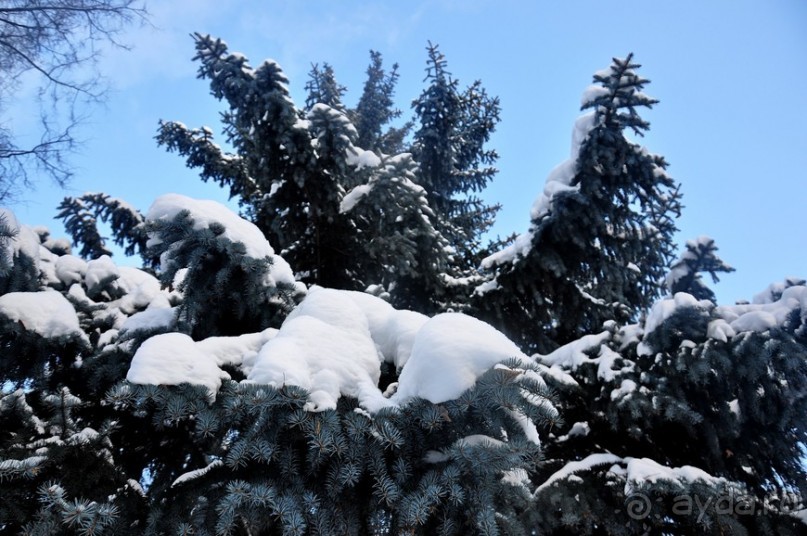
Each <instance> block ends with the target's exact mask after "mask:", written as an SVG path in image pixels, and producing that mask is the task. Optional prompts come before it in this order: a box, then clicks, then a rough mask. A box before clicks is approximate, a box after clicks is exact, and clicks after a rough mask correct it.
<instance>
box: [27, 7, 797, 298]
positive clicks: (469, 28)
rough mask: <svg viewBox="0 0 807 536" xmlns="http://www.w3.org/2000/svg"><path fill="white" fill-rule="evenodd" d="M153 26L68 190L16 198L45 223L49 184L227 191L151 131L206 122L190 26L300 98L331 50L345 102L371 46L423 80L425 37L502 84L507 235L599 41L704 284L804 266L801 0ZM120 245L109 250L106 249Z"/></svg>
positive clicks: (176, 12)
mask: <svg viewBox="0 0 807 536" xmlns="http://www.w3.org/2000/svg"><path fill="white" fill-rule="evenodd" d="M152 4H154V5H151V6H150V10H151V11H152V13H153V19H152V21H153V24H154V27H153V28H152V27H142V28H134V29H132V30H131V31H130V32H129V33H128V34H127V36H126V37H125V39H124V41H127V42H128V43H130V44H132V45H133V47H134V48H133V50H132V51H129V52H124V51H116V50H112V51H109V53H108V54H107V55H106V58H105V59H104V60H103V62H102V64H101V68H102V71H103V72H104V74H105V75H106V76H108V77H109V79H110V81H111V82H112V85H113V91H112V93H111V94H110V98H109V100H108V101H107V103H106V105H105V106H104V107H97V108H95V109H94V110H92V111H91V115H90V120H89V121H88V123H87V124H86V126H85V128H84V129H83V130H82V131H81V137H82V138H84V140H85V143H84V145H83V147H82V149H81V153H80V154H78V155H77V156H76V158H75V159H74V163H75V164H76V166H77V174H76V178H75V180H74V181H73V183H72V186H71V189H70V190H69V191H68V192H63V191H60V190H58V189H56V188H54V187H52V186H50V185H49V184H47V183H40V185H39V189H38V190H37V191H36V192H35V193H31V194H30V195H29V196H28V201H27V203H26V204H24V205H20V206H16V207H15V210H16V212H17V213H18V215H19V216H20V219H21V220H22V221H24V222H25V223H29V224H45V225H48V226H50V227H51V229H52V231H53V233H54V234H55V235H60V234H62V230H61V226H60V224H59V223H58V222H56V221H54V220H52V217H53V215H54V214H55V206H56V205H57V204H58V202H59V200H60V199H61V197H63V195H65V193H66V194H68V195H79V194H81V193H82V192H84V191H104V192H107V193H109V194H110V195H113V196H116V197H121V198H124V199H126V200H127V201H129V202H130V203H132V204H133V205H135V206H137V207H138V208H140V209H141V210H146V209H147V208H148V206H149V205H150V204H151V202H152V201H153V199H154V198H155V197H156V196H158V195H160V194H162V193H166V192H178V193H183V194H186V195H191V196H195V197H205V198H212V199H217V200H220V201H224V200H226V195H225V193H224V192H223V191H221V190H219V189H218V188H217V187H215V186H214V185H204V184H203V183H202V182H201V181H200V180H199V179H198V175H197V174H196V172H195V171H193V170H188V169H186V168H185V166H184V163H183V161H182V159H180V158H179V157H177V156H176V155H171V154H167V153H165V152H164V151H163V150H162V149H160V148H158V147H157V146H156V144H155V142H154V140H153V137H154V135H155V133H156V128H157V122H158V120H159V119H166V120H178V121H182V122H184V123H186V124H187V125H189V126H193V127H196V126H202V125H209V126H211V127H212V128H213V130H214V131H215V132H217V133H218V132H219V130H218V124H219V123H218V114H219V112H220V111H221V109H222V108H221V105H220V104H219V103H217V102H216V101H215V100H214V99H213V98H212V97H210V96H209V94H208V88H207V85H206V83H205V82H204V81H201V80H197V79H196V77H195V73H196V66H195V65H194V64H193V63H192V62H191V61H190V58H191V57H192V56H193V44H192V40H191V38H190V37H189V34H190V33H191V32H195V31H198V32H202V33H211V34H213V35H215V36H219V37H221V38H222V39H224V40H225V41H227V42H228V44H229V45H230V48H231V50H233V51H240V52H243V53H244V54H246V55H247V57H249V58H250V59H251V63H252V64H253V65H256V64H258V63H259V62H260V61H261V60H263V59H264V58H273V59H275V60H277V61H278V62H279V63H280V65H281V66H282V67H283V68H284V70H285V71H286V73H287V75H288V77H289V78H290V80H291V90H292V95H293V96H294V98H295V101H296V102H297V103H298V104H302V102H303V101H304V91H303V86H304V84H305V79H306V73H307V72H308V70H309V68H310V66H311V63H313V62H318V63H322V62H328V63H330V64H331V65H333V67H334V69H335V71H336V74H337V77H338V79H339V81H340V82H341V83H342V84H343V85H346V86H348V88H349V93H348V95H347V96H346V99H345V100H346V102H347V103H348V104H353V103H355V100H356V99H358V96H359V93H360V90H361V85H362V82H363V80H364V71H365V69H366V66H367V63H368V57H369V55H368V51H369V50H370V49H374V50H378V51H380V52H381V53H382V54H383V55H384V58H385V61H386V62H387V64H388V65H389V64H392V63H393V62H397V63H399V64H400V74H401V78H400V83H399V86H398V91H397V96H398V102H399V106H400V107H401V108H402V109H404V111H405V112H408V111H409V103H410V102H411V100H412V99H413V98H414V97H416V96H417V94H418V93H419V92H420V91H421V89H422V87H423V84H422V81H423V77H424V67H425V58H426V53H425V45H426V43H427V41H428V40H431V41H432V42H435V43H438V44H439V45H440V47H441V49H442V51H443V52H444V54H445V55H446V57H447V59H448V66H449V71H451V72H452V73H453V75H454V76H455V77H456V78H458V79H459V80H460V82H461V83H464V84H469V83H471V82H472V81H473V80H475V79H481V80H482V82H483V84H484V86H485V87H486V88H487V90H488V92H489V93H490V94H492V95H498V96H499V97H500V99H501V105H502V114H501V119H502V120H501V123H500V124H499V126H498V129H497V132H496V134H495V136H494V138H493V140H492V143H491V146H492V147H494V148H495V149H496V150H497V151H498V153H499V155H500V160H499V165H498V167H499V169H500V173H499V174H498V176H497V178H496V179H495V180H494V183H493V184H492V186H491V187H490V188H489V189H488V190H487V192H486V193H485V196H486V198H487V199H488V200H489V201H490V202H498V203H501V204H502V205H503V207H504V208H503V210H502V212H501V213H500V216H499V218H498V223H497V226H496V228H495V231H496V232H498V233H500V234H502V235H505V234H509V233H510V232H513V231H516V232H522V231H524V230H526V228H527V226H528V224H529V208H530V206H531V204H532V201H533V199H534V198H535V197H536V196H537V195H538V194H539V193H540V192H541V190H542V189H543V184H544V180H545V178H546V175H547V174H548V172H549V171H550V170H551V169H552V168H553V167H554V166H555V165H556V164H558V163H560V162H561V161H562V160H564V159H565V158H567V157H568V152H569V144H570V140H571V128H572V124H573V122H574V119H575V118H576V117H577V115H578V114H579V106H580V96H581V94H582V92H583V90H584V89H585V88H586V86H587V85H588V84H589V83H590V82H591V75H592V73H593V72H594V71H596V70H599V69H601V68H604V67H606V66H607V65H608V64H609V63H610V60H611V58H612V57H613V56H624V55H626V54H627V53H629V52H634V53H635V58H636V60H637V61H638V62H639V63H641V64H642V65H643V68H642V69H641V71H640V72H641V73H642V74H643V75H644V76H645V77H646V78H649V79H650V80H651V81H652V83H651V84H649V85H648V87H647V88H646V92H647V93H649V94H650V95H652V96H654V97H656V98H658V99H659V100H660V101H661V103H660V104H659V105H658V106H657V107H656V108H655V109H654V110H652V111H649V112H647V113H646V114H644V116H645V118H647V119H649V120H650V122H651V131H650V133H649V134H648V135H647V136H646V137H645V138H644V139H643V140H642V142H643V144H645V145H646V146H647V147H648V149H649V150H650V151H651V152H655V153H660V154H662V155H664V156H665V157H666V159H667V160H668V161H669V162H670V164H671V167H670V168H669V173H670V175H672V176H673V177H674V178H675V179H676V180H678V181H679V182H680V183H681V184H682V192H683V194H684V204H685V205H686V208H685V211H684V213H683V216H682V217H681V219H680V220H679V221H678V226H679V228H680V229H681V232H680V233H679V240H680V242H681V243H682V244H683V242H684V241H685V240H686V239H689V238H694V237H696V236H698V235H702V234H706V235H709V236H711V237H713V238H714V239H715V240H716V243H717V245H718V246H719V247H720V254H721V256H722V257H723V258H724V259H725V260H726V261H727V262H729V263H730V264H732V265H733V266H734V267H735V268H737V272H736V273H734V274H729V275H726V276H724V277H723V278H722V281H721V283H720V284H718V285H717V286H716V287H715V290H716V291H717V295H718V298H719V300H720V301H722V302H729V303H731V302H733V301H735V300H737V299H749V298H751V297H752V296H753V294H755V293H757V292H759V291H761V290H763V289H764V288H765V287H766V286H767V285H768V284H769V283H771V282H774V281H779V280H781V279H783V278H784V277H785V276H788V275H800V276H802V277H807V238H806V237H805V236H807V235H806V234H805V232H804V229H805V228H807V203H806V202H805V199H807V196H805V193H807V182H806V181H805V179H807V176H806V175H807V173H805V170H807V128H805V121H806V120H807V99H804V94H805V87H807V32H805V31H804V28H805V27H807V2H803V1H801V0H770V1H763V0H757V1H750V0H709V1H707V2H703V1H695V0H669V1H662V0H655V1H647V0H644V1H639V0H621V1H605V0H568V1H564V2H549V1H527V0H524V1H516V0H436V1H420V2H417V1H407V2H399V1H392V0H390V1H387V2H371V1H354V0H342V1H339V2H333V1H325V0H306V1H278V0H264V1H252V0H249V1H236V0H229V1H226V0H176V1H175V0H172V1H164V2H160V3H159V4H158V3H157V2H152ZM119 260H120V259H119Z"/></svg>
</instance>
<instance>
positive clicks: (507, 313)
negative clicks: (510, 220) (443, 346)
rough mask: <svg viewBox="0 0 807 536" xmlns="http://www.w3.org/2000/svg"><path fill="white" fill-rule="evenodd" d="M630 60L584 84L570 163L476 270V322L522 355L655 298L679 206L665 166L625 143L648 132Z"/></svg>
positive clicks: (640, 83)
mask: <svg viewBox="0 0 807 536" xmlns="http://www.w3.org/2000/svg"><path fill="white" fill-rule="evenodd" d="M638 67H639V65H638V64H636V63H634V62H633V56H632V55H629V56H628V57H627V58H625V59H614V62H613V63H612V65H611V66H610V67H609V68H608V69H606V70H604V71H601V72H599V73H597V74H595V75H594V82H595V85H593V86H591V87H590V88H589V89H588V90H587V91H586V93H585V94H584V96H583V107H582V108H583V110H588V109H591V110H592V111H591V112H589V113H588V114H586V115H584V116H582V117H581V118H580V119H579V120H578V121H577V124H576V125H575V131H574V135H573V142H572V155H571V158H570V159H569V160H567V161H566V162H564V163H562V164H561V165H559V166H558V167H557V168H555V170H553V171H552V173H551V174H550V175H549V177H548V178H547V181H546V186H545V188H544V192H543V194H541V195H540V196H539V197H538V198H537V199H536V201H535V204H534V205H533V208H532V212H531V224H530V228H529V231H528V232H527V233H525V234H523V235H521V236H519V237H518V238H517V239H516V240H515V241H514V243H513V244H511V245H510V246H508V247H506V248H504V249H502V250H500V251H499V252H496V253H494V254H493V255H491V256H489V257H488V258H486V259H485V260H484V261H483V263H482V264H483V267H484V268H486V269H488V270H490V273H491V274H492V277H493V278H492V280H491V281H488V282H487V283H485V284H484V285H482V286H480V287H478V288H477V295H478V296H479V297H480V298H479V299H478V300H477V306H478V307H479V308H480V309H482V310H483V312H481V314H482V315H483V316H485V318H490V319H492V321H494V322H495V323H497V325H499V326H502V328H503V329H505V330H506V331H507V332H508V333H509V334H510V336H511V337H513V338H514V339H515V340H518V341H519V342H520V343H521V344H523V345H524V346H525V347H528V348H531V349H540V350H543V351H547V350H550V349H552V348H553V347H554V346H556V345H558V344H564V343H567V342H570V341H573V340H575V339H577V338H579V337H580V336H582V335H584V334H586V333H593V332H596V331H598V330H599V329H600V328H601V327H602V325H603V322H605V321H608V320H617V321H619V322H625V321H627V320H629V319H631V318H633V317H635V316H636V315H637V314H639V313H640V312H641V311H642V310H645V309H647V308H648V307H649V306H650V304H651V303H652V302H653V300H654V299H655V298H656V297H657V296H659V295H660V293H661V290H662V287H661V284H660V281H662V280H663V278H664V275H665V274H666V271H667V266H668V265H669V263H670V261H671V260H672V255H673V250H674V248H673V242H672V234H673V232H674V231H675V224H674V218H675V217H677V216H678V215H679V212H680V208H681V205H680V201H679V198H680V196H679V194H678V187H677V185H676V183H675V181H674V180H673V179H672V178H671V177H670V176H669V175H667V173H666V172H665V168H666V167H667V163H666V161H665V160H664V159H663V158H662V157H661V156H658V155H653V154H651V153H649V152H648V151H647V150H646V149H645V148H643V147H642V146H640V145H638V144H637V143H635V142H632V141H630V140H629V139H628V138H627V137H626V136H625V133H624V131H625V130H630V131H632V132H633V133H634V134H636V135H641V134H642V133H643V132H644V131H646V130H647V129H648V128H649V123H647V122H646V121H645V120H644V119H642V118H641V116H640V115H639V112H638V109H640V108H641V107H646V108H649V107H651V106H652V105H653V104H655V103H656V102H657V101H656V100H654V99H652V98H650V97H648V96H647V95H646V94H644V93H643V92H642V89H643V87H644V85H645V84H647V82H648V81H647V80H645V79H643V78H641V77H640V76H638V75H637V74H636V72H635V70H636V69H637V68H638Z"/></svg>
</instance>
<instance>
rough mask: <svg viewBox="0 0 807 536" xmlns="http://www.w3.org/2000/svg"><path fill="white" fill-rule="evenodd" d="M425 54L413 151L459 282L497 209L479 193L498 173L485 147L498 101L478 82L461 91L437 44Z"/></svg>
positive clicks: (475, 263) (475, 262) (452, 272)
mask: <svg viewBox="0 0 807 536" xmlns="http://www.w3.org/2000/svg"><path fill="white" fill-rule="evenodd" d="M427 50H428V54H429V57H428V60H427V69H426V72H427V76H426V83H427V87H426V89H424V90H423V93H421V95H420V96H419V97H418V98H417V99H415V101H414V102H413V103H412V107H413V109H414V112H415V132H414V140H413V145H412V152H413V155H414V157H415V161H416V162H417V163H418V165H419V167H420V172H419V173H418V184H420V185H421V186H423V187H424V188H425V189H426V192H427V193H428V200H429V206H430V207H431V208H432V210H433V211H434V213H435V216H436V222H435V223H436V227H437V229H438V230H439V231H440V233H442V234H443V235H444V236H445V237H446V238H447V239H448V241H449V244H450V245H451V247H452V248H453V249H454V251H455V254H454V259H453V263H452V267H451V270H450V271H449V275H450V276H451V277H453V278H456V279H459V278H461V277H466V276H468V275H469V274H470V273H471V272H473V271H475V270H476V268H477V266H478V264H479V259H478V258H477V254H478V252H479V250H480V244H481V237H482V235H483V234H484V233H485V231H487V230H488V229H489V228H490V226H491V225H492V223H493V219H494V217H495V214H496V212H497V211H498V209H499V207H498V206H490V205H487V204H485V203H484V201H482V199H480V198H479V197H477V195H476V194H478V193H479V192H481V191H482V190H483V189H484V188H485V187H486V186H487V184H488V183H489V182H490V181H491V179H492V178H493V176H494V175H495V174H496V171H497V170H496V168H495V167H494V163H495V162H496V159H497V158H498V156H497V154H496V152H495V151H494V150H491V149H488V148H487V147H486V144H487V142H488V141H489V139H490V136H491V134H492V133H493V131H494V129H495V127H496V123H498V121H499V99H498V98H491V97H489V96H488V95H487V93H486V92H485V90H484V88H483V87H482V85H481V83H480V82H479V81H477V82H475V83H473V84H472V85H471V86H469V87H467V88H466V89H464V90H462V89H460V87H459V82H458V81H457V80H456V79H454V78H452V77H451V74H450V73H449V72H448V70H447V65H446V59H445V57H444V56H443V54H442V53H441V52H440V51H439V49H438V48H437V46H436V45H432V44H431V43H430V44H429V46H428V48H427ZM460 286H461V285H449V287H450V288H452V289H453V291H454V292H458V293H459V294H460V295H462V294H469V293H470V290H469V289H464V290H461V289H460V288H459V287H460ZM465 291H468V292H465ZM459 299H460V300H461V301H464V300H465V299H467V296H466V297H464V298H463V297H459Z"/></svg>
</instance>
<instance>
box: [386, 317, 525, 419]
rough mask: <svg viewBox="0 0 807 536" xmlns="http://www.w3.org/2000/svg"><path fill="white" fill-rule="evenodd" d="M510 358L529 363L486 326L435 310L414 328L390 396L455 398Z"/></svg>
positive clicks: (436, 399)
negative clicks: (412, 340)
mask: <svg viewBox="0 0 807 536" xmlns="http://www.w3.org/2000/svg"><path fill="white" fill-rule="evenodd" d="M512 358H516V359H519V360H523V362H525V363H530V364H531V360H530V359H529V358H528V357H527V356H526V355H524V354H523V353H522V352H521V350H519V348H518V346H516V345H515V344H514V343H513V342H512V341H511V340H510V339H508V338H507V337H506V336H505V335H504V334H503V333H502V332H500V331H498V330H497V329H496V328H494V327H493V326H491V325H490V324H486V323H485V322H482V321H481V320H477V319H476V318H473V317H470V316H467V315H464V314H462V313H443V314H439V315H437V316H435V317H433V318H431V319H430V320H429V321H428V322H426V323H425V324H424V325H423V327H422V328H420V330H419V331H418V332H417V335H416V336H415V341H414V344H413V347H412V355H411V357H410V358H409V361H407V363H406V366H404V368H403V370H402V371H401V374H400V376H399V378H398V391H397V392H396V393H395V395H394V396H393V400H394V401H395V402H397V403H405V402H406V401H407V400H408V399H411V398H415V397H418V398H424V399H426V400H428V401H429V402H432V403H435V404H438V403H440V402H445V401H447V400H452V399H455V398H457V397H458V396H460V395H461V394H462V393H463V392H464V391H466V390H468V389H470V388H471V387H473V385H474V383H476V380H477V379H478V378H479V377H480V376H482V374H484V373H485V372H486V371H487V370H489V369H491V368H493V367H494V366H496V365H497V364H498V363H501V362H502V361H506V360H508V359H512Z"/></svg>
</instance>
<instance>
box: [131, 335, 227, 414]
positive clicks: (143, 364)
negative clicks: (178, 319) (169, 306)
mask: <svg viewBox="0 0 807 536" xmlns="http://www.w3.org/2000/svg"><path fill="white" fill-rule="evenodd" d="M229 377H230V376H229V374H227V373H226V372H224V371H223V370H221V369H220V368H219V367H218V365H217V364H216V361H215V359H214V358H213V356H211V355H210V354H207V353H205V352H203V351H202V350H200V349H199V348H198V347H197V345H196V343H195V342H194V341H193V339H191V338H190V337H189V336H187V335H185V334H184V333H164V334H162V335H156V336H154V337H151V338H150V339H147V340H146V341H145V342H144V343H143V344H141V345H140V348H138V349H137V352H135V355H134V357H133V358H132V364H131V365H130V366H129V372H128V373H127V374H126V379H127V380H128V381H130V382H132V383H137V384H151V385H179V384H181V383H189V384H191V385H201V386H204V387H206V388H207V389H208V392H209V393H210V398H211V399H213V398H215V396H216V393H217V392H218V390H219V387H221V380H223V379H228V378H229Z"/></svg>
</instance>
